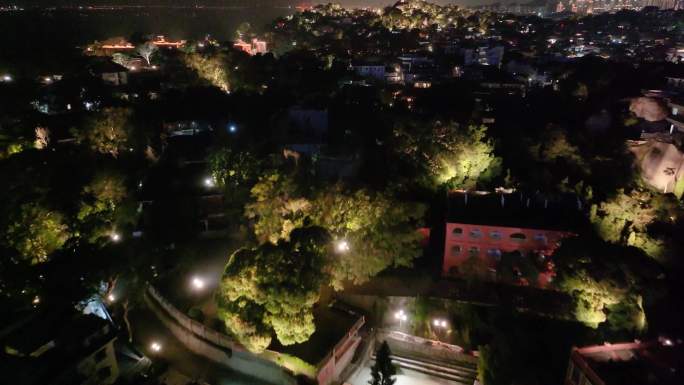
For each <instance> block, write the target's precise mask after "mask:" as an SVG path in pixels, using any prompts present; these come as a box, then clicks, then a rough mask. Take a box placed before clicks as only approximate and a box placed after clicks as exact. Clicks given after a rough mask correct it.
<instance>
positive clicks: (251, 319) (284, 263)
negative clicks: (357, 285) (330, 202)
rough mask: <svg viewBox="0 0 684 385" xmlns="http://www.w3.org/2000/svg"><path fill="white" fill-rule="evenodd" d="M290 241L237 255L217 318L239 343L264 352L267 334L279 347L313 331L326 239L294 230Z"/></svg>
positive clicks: (317, 232) (312, 230)
mask: <svg viewBox="0 0 684 385" xmlns="http://www.w3.org/2000/svg"><path fill="white" fill-rule="evenodd" d="M289 238H290V239H289V241H285V240H280V241H279V242H278V243H277V244H275V245H274V244H271V243H265V244H263V245H261V246H259V247H257V248H254V249H241V250H238V251H237V252H235V253H234V254H233V255H232V256H231V258H230V261H229V262H228V265H227V266H226V270H225V272H224V275H223V278H222V279H221V284H220V288H219V290H218V292H217V301H218V304H219V317H220V318H221V319H222V320H223V321H224V322H225V325H226V327H227V329H228V330H230V331H231V332H232V333H233V334H234V335H235V337H236V338H237V339H238V341H239V342H240V343H242V344H243V345H244V346H245V347H246V348H248V349H249V350H250V351H253V352H260V351H263V350H264V349H265V348H266V347H267V346H268V345H269V344H270V341H271V331H273V332H275V335H276V337H277V338H278V340H279V341H280V343H282V344H283V345H291V344H294V343H301V342H304V341H306V340H307V339H308V338H309V336H310V335H311V334H313V332H314V331H315V326H314V323H313V314H312V307H313V305H314V303H316V301H318V296H319V288H320V285H321V284H323V283H324V282H325V280H326V276H325V274H322V270H323V265H324V263H325V250H326V248H328V247H329V239H328V236H327V233H326V231H325V230H324V229H321V228H317V227H305V228H300V229H296V230H294V231H293V232H292V233H291V234H290V237H289Z"/></svg>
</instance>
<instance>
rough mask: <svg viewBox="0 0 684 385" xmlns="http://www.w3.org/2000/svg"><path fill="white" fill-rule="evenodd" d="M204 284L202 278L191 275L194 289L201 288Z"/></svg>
mask: <svg viewBox="0 0 684 385" xmlns="http://www.w3.org/2000/svg"><path fill="white" fill-rule="evenodd" d="M205 286H206V283H205V282H204V280H203V279H202V278H200V277H193V278H192V287H193V289H195V290H202V289H204V287H205Z"/></svg>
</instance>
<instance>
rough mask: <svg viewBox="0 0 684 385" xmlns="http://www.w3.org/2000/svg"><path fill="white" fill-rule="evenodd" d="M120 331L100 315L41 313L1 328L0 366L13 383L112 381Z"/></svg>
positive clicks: (100, 384)
mask: <svg viewBox="0 0 684 385" xmlns="http://www.w3.org/2000/svg"><path fill="white" fill-rule="evenodd" d="M116 334H117V330H116V328H115V327H114V325H113V324H112V323H111V320H110V319H108V316H107V317H104V318H102V317H101V316H98V315H96V314H80V313H79V314H72V315H69V314H67V315H65V314H64V313H63V312H54V311H53V312H49V313H48V312H45V313H42V312H36V314H33V315H30V316H28V317H27V318H25V319H21V320H19V321H16V322H15V323H13V324H10V325H9V326H6V327H5V328H4V329H3V330H1V331H0V345H1V346H2V352H0V369H2V372H3V373H4V374H3V378H4V379H5V380H7V381H8V383H11V384H14V385H109V384H113V383H115V382H116V380H117V379H118V377H119V365H118V361H117V358H116V355H115V351H114V342H115V340H116Z"/></svg>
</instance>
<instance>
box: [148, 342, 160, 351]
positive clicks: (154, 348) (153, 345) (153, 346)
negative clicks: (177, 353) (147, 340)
mask: <svg viewBox="0 0 684 385" xmlns="http://www.w3.org/2000/svg"><path fill="white" fill-rule="evenodd" d="M161 348H162V347H161V344H160V343H159V342H152V343H151V344H150V349H151V350H152V351H153V352H159V351H161Z"/></svg>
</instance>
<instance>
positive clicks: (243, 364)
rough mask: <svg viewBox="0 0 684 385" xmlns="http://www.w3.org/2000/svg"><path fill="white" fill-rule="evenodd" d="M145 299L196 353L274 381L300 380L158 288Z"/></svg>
mask: <svg viewBox="0 0 684 385" xmlns="http://www.w3.org/2000/svg"><path fill="white" fill-rule="evenodd" d="M145 302H146V303H147V305H148V306H149V307H150V309H152V311H153V312H154V313H155V315H156V316H157V317H158V318H159V320H160V321H161V322H162V323H163V324H164V326H166V327H167V328H168V329H169V331H170V332H171V333H172V334H173V335H174V336H175V337H176V338H177V339H178V340H179V341H180V342H181V343H182V344H183V345H184V346H185V347H186V348H188V349H189V350H190V351H192V352H193V353H195V354H197V355H200V356H203V357H206V358H208V359H210V360H212V361H214V362H216V363H219V364H221V365H224V366H226V367H228V368H230V369H232V370H235V371H236V372H239V373H242V374H245V375H247V376H250V377H253V378H256V379H259V380H261V381H265V382H268V383H271V384H274V385H295V384H296V383H297V382H296V380H295V378H294V377H293V376H292V375H290V374H289V373H288V372H286V370H285V369H284V368H282V367H281V366H279V365H277V364H275V363H273V362H271V361H267V360H265V359H263V358H260V357H258V356H257V355H254V354H252V353H250V352H248V351H246V350H245V349H243V348H241V347H240V346H239V345H237V344H235V343H234V342H233V341H232V340H230V338H229V337H228V336H226V335H223V334H221V333H218V332H216V331H214V330H211V329H209V328H207V327H205V326H204V325H201V324H199V323H198V322H196V321H194V320H192V319H190V318H188V317H187V316H186V315H185V314H183V313H181V312H180V311H178V309H176V308H175V307H173V306H172V305H171V304H170V303H168V302H167V301H166V300H164V298H163V297H161V295H159V293H158V292H157V291H156V290H155V289H154V288H152V287H150V288H149V290H148V292H147V295H145ZM169 310H170V311H169Z"/></svg>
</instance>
